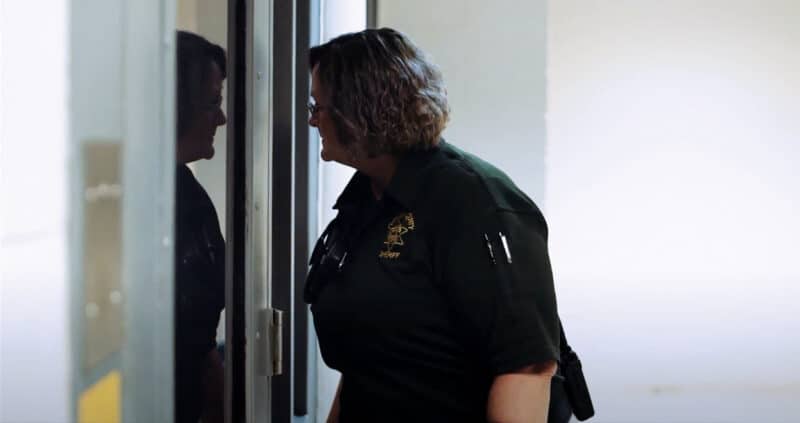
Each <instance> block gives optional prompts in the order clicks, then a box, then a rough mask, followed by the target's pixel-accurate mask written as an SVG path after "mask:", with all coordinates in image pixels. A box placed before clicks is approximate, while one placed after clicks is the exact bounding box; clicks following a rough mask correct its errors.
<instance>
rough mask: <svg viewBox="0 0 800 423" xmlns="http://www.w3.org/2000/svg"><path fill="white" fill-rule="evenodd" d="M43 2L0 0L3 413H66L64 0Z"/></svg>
mask: <svg viewBox="0 0 800 423" xmlns="http://www.w3.org/2000/svg"><path fill="white" fill-rule="evenodd" d="M47 9H48V11H47V13H46V14H42V13H41V6H40V5H38V4H36V3H34V2H17V1H11V2H8V1H4V2H2V3H0V421H3V422H26V421H48V422H56V421H58V422H63V421H68V420H70V417H69V416H70V389H69V387H70V380H69V373H70V366H71V361H70V356H69V351H70V349H69V326H68V322H69V319H68V316H69V313H68V306H69V303H68V278H67V252H66V245H67V202H66V198H65V193H66V192H67V186H68V185H67V180H68V178H67V154H68V153H67V151H68V148H67V145H68V128H67V121H68V119H67V117H68V116H67V87H68V80H67V76H68V73H67V68H68V66H67V51H68V48H69V46H68V42H69V37H68V32H67V26H68V25H67V2H65V1H54V2H49V3H48V6H47ZM31 22H36V25H35V26H31Z"/></svg>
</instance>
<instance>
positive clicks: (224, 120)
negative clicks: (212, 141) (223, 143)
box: [217, 110, 228, 126]
mask: <svg viewBox="0 0 800 423" xmlns="http://www.w3.org/2000/svg"><path fill="white" fill-rule="evenodd" d="M226 123H228V118H227V117H226V116H225V112H223V111H222V110H220V111H219V115H218V117H217V126H222V125H224V124H226Z"/></svg>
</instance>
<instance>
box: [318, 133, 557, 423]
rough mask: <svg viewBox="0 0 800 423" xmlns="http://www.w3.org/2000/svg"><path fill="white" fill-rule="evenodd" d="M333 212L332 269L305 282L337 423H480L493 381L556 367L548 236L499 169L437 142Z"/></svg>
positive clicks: (345, 198)
mask: <svg viewBox="0 0 800 423" xmlns="http://www.w3.org/2000/svg"><path fill="white" fill-rule="evenodd" d="M335 208H338V210H339V214H338V216H337V218H336V219H335V220H334V222H333V223H332V229H333V232H329V233H334V234H335V236H326V237H325V238H328V241H329V243H330V239H331V238H336V242H337V243H339V244H341V245H343V246H342V247H341V248H340V249H341V250H342V251H343V252H344V253H343V254H340V255H341V256H343V260H338V261H337V263H338V264H340V265H341V266H337V267H336V271H334V272H322V273H323V274H322V275H319V274H318V275H317V276H316V277H315V278H314V280H312V278H309V281H308V283H310V284H314V285H315V286H313V288H315V289H312V291H313V292H314V295H312V296H311V297H310V298H309V300H311V302H312V307H311V309H312V311H313V315H314V323H315V325H316V329H317V335H318V338H319V345H320V349H321V351H322V356H323V359H324V360H325V362H326V363H327V364H328V365H329V366H330V367H332V368H334V369H337V370H339V371H341V372H342V376H343V379H342V392H341V397H340V398H341V421H342V422H343V423H347V422H360V421H384V422H385V421H398V422H399V421H402V422H424V421H431V422H433V421H436V422H450V421H452V422H471V421H476V422H477V421H485V417H486V403H487V399H488V392H489V388H490V387H491V383H492V381H493V379H494V377H495V376H497V375H499V374H502V373H507V372H510V371H514V370H516V369H519V368H522V367H525V366H527V365H530V364H533V363H539V362H544V361H548V360H557V359H558V357H559V329H558V317H557V313H556V301H555V294H554V290H553V281H552V274H551V270H550V262H549V259H548V253H547V244H546V241H547V226H546V224H545V221H544V218H543V217H542V214H541V213H540V211H539V209H538V208H537V207H536V205H535V204H534V203H533V202H532V201H531V200H530V199H529V198H528V197H527V196H526V195H525V194H524V193H522V192H521V191H520V190H519V189H518V188H517V187H516V186H515V185H514V183H513V182H511V180H510V179H509V178H508V177H507V176H506V175H505V174H504V173H503V172H501V171H500V170H498V169H497V168H495V167H493V166H492V165H490V164H489V163H486V162H485V161H482V160H480V159H479V158H477V157H475V156H472V155H470V154H468V153H465V152H463V151H461V150H459V149H458V148H456V147H454V146H452V145H449V144H446V143H444V142H443V141H442V142H441V143H440V144H439V146H438V147H435V148H433V149H432V150H429V151H425V152H418V153H411V154H408V155H406V156H405V157H404V158H403V159H402V160H401V161H400V163H399V165H398V168H397V171H396V173H395V175H394V177H393V178H392V181H391V183H390V184H389V186H388V187H387V188H386V191H385V192H384V195H383V198H382V199H381V200H380V201H376V200H375V199H374V196H373V195H372V192H371V190H370V184H369V179H368V178H367V177H366V176H365V175H363V174H361V173H356V175H355V176H354V177H353V178H352V180H351V181H350V183H349V184H348V186H347V187H346V188H345V190H344V192H343V193H342V195H341V196H340V197H339V200H338V201H337V204H336V206H335ZM326 235H327V234H326ZM504 239H505V241H504ZM322 248H323V249H324V247H322ZM328 248H329V249H330V248H332V247H331V246H330V245H328ZM318 254H319V251H318ZM337 258H338V257H337ZM317 259H318V257H317ZM313 261H314V259H312V274H313ZM317 261H318V260H317Z"/></svg>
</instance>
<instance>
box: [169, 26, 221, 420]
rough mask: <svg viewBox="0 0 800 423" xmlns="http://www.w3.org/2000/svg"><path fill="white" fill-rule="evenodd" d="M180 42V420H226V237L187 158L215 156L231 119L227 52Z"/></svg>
mask: <svg viewBox="0 0 800 423" xmlns="http://www.w3.org/2000/svg"><path fill="white" fill-rule="evenodd" d="M177 46H178V49H177V50H178V53H177V100H178V101H177V103H178V108H177V127H178V128H177V143H176V146H175V150H176V161H177V169H176V181H175V238H176V239H175V283H176V286H175V296H176V302H175V421H176V422H180V423H183V422H187V423H197V421H198V420H199V419H201V417H202V421H203V422H222V421H223V398H224V397H223V393H224V390H223V385H222V384H223V380H224V372H223V367H222V359H221V357H220V355H219V354H218V353H217V350H216V346H217V343H216V332H217V325H218V324H219V317H220V312H221V311H222V308H223V307H224V306H225V241H224V240H223V238H222V233H221V231H220V228H219V220H218V218H217V212H216V210H214V204H213V203H212V202H211V199H210V198H209V197H208V194H207V193H206V191H205V189H203V187H202V186H201V185H200V183H199V182H198V181H197V179H195V177H194V175H193V174H192V171H191V170H189V168H188V167H187V166H186V164H187V163H190V162H193V161H196V160H201V159H210V158H212V157H213V156H214V145H213V143H214V134H215V132H216V130H217V128H218V127H219V126H222V125H224V124H225V121H226V120H225V113H224V112H223V111H222V81H223V80H224V79H225V51H224V50H223V49H222V47H220V46H218V45H215V44H212V43H211V42H209V41H208V40H206V39H205V38H203V37H201V36H199V35H197V34H192V33H190V32H185V31H179V32H178V34H177Z"/></svg>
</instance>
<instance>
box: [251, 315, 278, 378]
mask: <svg viewBox="0 0 800 423" xmlns="http://www.w3.org/2000/svg"><path fill="white" fill-rule="evenodd" d="M258 314H259V316H258V330H257V331H256V339H257V340H258V348H259V350H260V351H259V353H258V355H257V357H258V358H257V359H256V361H257V363H258V364H257V369H256V370H257V371H258V374H259V375H261V376H278V375H280V374H282V373H283V311H281V310H277V309H273V308H266V309H261V310H259V313H258Z"/></svg>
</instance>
